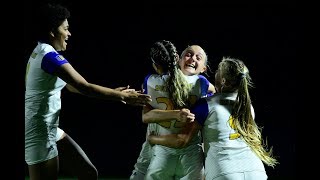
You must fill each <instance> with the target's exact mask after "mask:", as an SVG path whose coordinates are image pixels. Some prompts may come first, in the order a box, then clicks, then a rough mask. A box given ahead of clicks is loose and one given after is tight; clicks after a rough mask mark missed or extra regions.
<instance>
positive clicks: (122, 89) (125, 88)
mask: <svg viewBox="0 0 320 180" xmlns="http://www.w3.org/2000/svg"><path fill="white" fill-rule="evenodd" d="M129 87H130V86H129V85H128V86H126V87H118V88H115V89H114V90H116V91H125V90H127V89H129Z"/></svg>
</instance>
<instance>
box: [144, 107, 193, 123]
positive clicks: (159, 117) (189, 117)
mask: <svg viewBox="0 0 320 180" xmlns="http://www.w3.org/2000/svg"><path fill="white" fill-rule="evenodd" d="M194 118H195V116H194V114H193V113H191V112H190V110H189V109H186V108H183V109H180V110H161V109H153V108H152V107H151V106H150V105H146V106H144V108H143V114H142V122H143V123H160V122H167V121H172V120H177V121H180V122H191V121H193V120H194Z"/></svg>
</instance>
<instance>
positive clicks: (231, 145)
mask: <svg viewBox="0 0 320 180" xmlns="http://www.w3.org/2000/svg"><path fill="white" fill-rule="evenodd" d="M236 96H237V93H221V94H215V95H214V96H212V97H209V98H203V99H200V100H199V101H198V102H197V104H196V105H195V107H194V108H193V109H192V113H194V114H195V116H196V121H197V122H199V124H200V125H202V126H203V127H202V137H203V142H204V152H205V176H206V179H213V178H215V177H218V176H221V175H226V174H231V173H236V172H247V171H261V172H265V169H264V165H263V163H262V161H261V160H260V159H259V158H258V156H257V155H256V154H255V153H254V152H253V151H252V150H251V149H250V147H249V146H248V145H247V144H246V142H245V141H244V140H243V139H242V138H241V136H240V134H238V133H237V132H235V130H234V129H233V119H232V116H231V111H232V106H233V103H234V101H235V99H236ZM251 110H252V112H253V117H254V109H253V107H252V106H251Z"/></svg>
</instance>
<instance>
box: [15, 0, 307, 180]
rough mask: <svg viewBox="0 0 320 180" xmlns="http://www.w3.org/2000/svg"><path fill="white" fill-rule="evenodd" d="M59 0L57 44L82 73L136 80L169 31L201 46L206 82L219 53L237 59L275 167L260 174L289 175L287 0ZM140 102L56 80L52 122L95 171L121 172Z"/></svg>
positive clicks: (292, 114) (291, 90)
mask: <svg viewBox="0 0 320 180" xmlns="http://www.w3.org/2000/svg"><path fill="white" fill-rule="evenodd" d="M37 2H39V1H35V0H33V1H31V2H30V1H26V2H25V6H24V7H25V8H24V9H25V11H24V13H25V16H24V29H25V30H24V41H25V46H24V47H25V48H24V65H23V66H25V65H26V63H27V60H28V57H29V55H30V53H31V51H32V49H33V48H34V46H35V45H36V40H35V39H34V34H33V32H34V30H33V26H32V24H33V20H34V19H35V18H36V14H35V13H34V12H35V11H34V10H35V9H36V8H37V6H38V3H37ZM61 2H62V3H61V4H63V5H65V6H67V7H68V9H69V10H70V11H71V18H70V19H69V25H70V32H71V34H72V36H71V38H69V41H68V46H67V51H65V52H63V54H64V56H65V58H66V59H68V61H69V62H70V63H71V64H72V65H73V66H74V68H75V69H76V70H77V71H78V72H79V73H80V74H81V75H82V76H83V77H84V78H85V79H86V80H87V81H89V82H91V83H95V84H99V85H103V86H107V87H111V88H116V87H119V86H126V85H130V86H131V88H136V89H140V86H141V84H142V82H143V79H144V77H145V76H146V75H147V74H148V73H150V72H153V69H152V66H151V62H150V61H149V60H148V50H149V48H150V47H151V44H152V43H154V42H155V41H157V40H161V39H165V40H170V41H172V42H173V43H174V44H175V45H176V47H177V49H178V51H179V53H180V52H182V50H183V49H184V48H185V47H187V45H192V44H198V45H200V46H202V47H203V48H204V50H205V51H206V53H207V54H208V58H209V63H210V64H209V65H210V68H211V69H212V72H210V71H209V72H208V76H207V75H206V76H207V78H208V79H209V80H210V81H211V82H213V80H214V74H213V72H214V70H216V68H217V64H218V62H219V61H220V59H221V58H222V57H223V56H230V57H234V58H239V59H241V60H243V61H244V62H245V64H246V65H247V66H248V68H249V70H250V75H251V77H252V79H253V82H254V84H255V87H254V88H253V89H251V98H252V103H253V106H254V108H255V112H256V122H257V124H258V125H260V126H262V127H263V130H262V135H263V138H264V139H267V141H268V145H269V146H273V149H274V154H275V156H276V157H278V159H279V162H280V164H279V165H278V166H276V167H275V169H272V168H269V167H266V170H267V174H268V176H269V179H276V178H279V179H293V177H294V176H295V166H296V155H295V154H296V127H295V126H296V125H295V123H296V117H297V114H296V111H295V110H294V109H295V108H294V106H295V101H296V100H295V99H294V98H293V97H294V96H295V94H296V91H295V89H296V87H295V81H296V76H297V75H296V72H297V71H296V68H297V67H296V51H297V49H296V47H297V44H298V40H299V39H298V34H299V28H300V27H299V26H300V25H299V22H300V20H301V19H300V18H299V17H298V15H297V13H296V10H297V7H296V5H295V4H290V3H269V4H268V3H264V4H254V3H209V2H205V1H202V2H201V1H200V2H196V1H194V2H193V3H191V2H185V3H182V2H180V3H178V2H176V3H173V2H166V1H163V2H161V3H160V2H159V3H145V2H141V3H133V2H131V3H129V4H128V3H125V2H122V1H121V2H120V1H118V2H113V3H114V4H109V1H106V2H103V1H98V0H91V1H84V2H78V1H70V0H69V1H61ZM23 78H24V77H23ZM23 78H22V79H23ZM22 84H23V82H22ZM23 87H24V86H23V85H22V88H23ZM22 98H23V97H22ZM141 109H142V108H141V107H133V106H126V105H123V104H121V103H118V102H110V101H103V100H98V99H90V98H88V97H85V96H80V95H77V94H72V93H70V92H68V91H67V90H63V93H62V111H61V116H60V127H61V128H62V129H64V130H65V132H67V133H68V134H69V135H70V136H71V137H72V138H73V139H74V140H75V141H76V142H77V143H78V144H79V145H80V146H81V147H82V148H83V150H84V151H85V152H86V154H87V155H88V156H89V158H90V159H91V161H92V162H93V164H95V165H96V167H97V169H98V171H99V174H100V176H101V177H129V176H130V174H131V171H132V170H133V166H134V163H135V162H136V160H137V157H138V155H139V152H140V149H141V145H142V143H143V142H144V140H145V133H146V126H147V125H146V124H143V123H142V121H141ZM22 130H23V129H22ZM22 142H23V141H22ZM21 147H22V148H23V146H21ZM22 153H23V150H22ZM21 161H23V159H22V160H21Z"/></svg>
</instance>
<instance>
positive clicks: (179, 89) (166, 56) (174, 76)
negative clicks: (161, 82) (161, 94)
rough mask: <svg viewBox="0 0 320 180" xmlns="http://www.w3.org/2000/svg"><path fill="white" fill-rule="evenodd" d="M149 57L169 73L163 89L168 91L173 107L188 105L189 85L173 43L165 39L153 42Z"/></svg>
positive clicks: (178, 107)
mask: <svg viewBox="0 0 320 180" xmlns="http://www.w3.org/2000/svg"><path fill="white" fill-rule="evenodd" d="M150 58H151V60H152V62H153V63H154V64H156V65H158V66H161V67H162V68H163V71H164V72H165V73H166V74H168V75H169V77H168V78H167V79H166V82H165V91H166V92H168V94H169V98H170V99H171V100H172V102H173V105H174V108H175V109H180V108H184V107H189V92H190V91H191V85H190V84H189V83H188V81H187V80H186V78H185V75H184V74H183V73H182V71H181V70H180V69H179V65H178V61H179V55H178V53H177V49H176V47H175V46H174V44H173V43H172V42H170V41H167V40H161V41H158V42H156V43H154V44H153V46H152V47H151V49H150Z"/></svg>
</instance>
